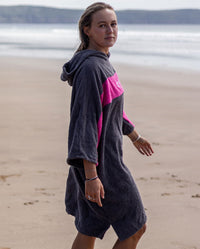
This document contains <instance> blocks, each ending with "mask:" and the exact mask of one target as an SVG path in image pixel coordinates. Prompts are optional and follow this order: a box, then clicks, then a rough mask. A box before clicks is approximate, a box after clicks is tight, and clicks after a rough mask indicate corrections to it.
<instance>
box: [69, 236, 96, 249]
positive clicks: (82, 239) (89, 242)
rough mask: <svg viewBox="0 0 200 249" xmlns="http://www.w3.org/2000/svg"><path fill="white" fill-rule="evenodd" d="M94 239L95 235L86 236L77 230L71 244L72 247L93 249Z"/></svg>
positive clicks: (74, 248)
mask: <svg viewBox="0 0 200 249" xmlns="http://www.w3.org/2000/svg"><path fill="white" fill-rule="evenodd" d="M95 239H96V238H95V237H91V236H87V235H84V234H82V233H79V232H78V234H77V236H76V238H75V240H74V243H73V245H72V249H94V244H95Z"/></svg>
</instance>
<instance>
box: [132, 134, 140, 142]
mask: <svg viewBox="0 0 200 249" xmlns="http://www.w3.org/2000/svg"><path fill="white" fill-rule="evenodd" d="M140 138H141V136H140V135H138V137H137V138H136V139H135V141H133V143H136V142H137V141H138V140H139V139H140Z"/></svg>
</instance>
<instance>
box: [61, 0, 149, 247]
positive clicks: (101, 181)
mask: <svg viewBox="0 0 200 249" xmlns="http://www.w3.org/2000/svg"><path fill="white" fill-rule="evenodd" d="M79 31H80V39H81V44H80V46H79V48H78V50H77V52H76V53H75V55H74V56H73V58H72V59H71V60H70V61H69V62H67V63H66V64H65V65H64V66H63V73H62V75H61V79H62V80H63V81H66V80H67V81H68V83H69V84H70V85H71V86H72V98H71V119H70V126H69V138H68V158H67V162H68V164H69V165H70V166H71V167H70V170H69V175H68V179H67V189H66V199H65V202H66V211H67V212H68V213H69V214H71V215H73V216H75V225H76V228H77V230H78V235H77V237H76V239H75V241H74V243H73V246H72V249H93V248H94V243H95V239H96V238H101V239H102V238H103V236H104V234H105V232H106V231H107V229H108V228H109V227H110V225H111V226H112V227H113V229H114V230H115V232H116V234H117V236H118V240H117V242H116V244H115V245H114V247H113V248H114V249H121V248H122V249H134V248H136V245H137V243H138V241H139V239H140V237H141V236H142V234H143V233H144V231H145V227H146V225H145V223H146V215H145V212H144V208H143V205H142V201H141V198H140V195H139V193H138V190H137V187H136V185H135V183H134V180H133V178H132V176H131V174H130V171H129V170H128V168H127V167H126V166H125V165H124V163H123V160H122V135H128V136H129V138H130V139H131V141H132V142H133V144H134V146H135V147H136V148H137V149H138V151H139V152H140V153H142V154H143V155H147V156H150V155H152V153H153V150H152V148H151V145H150V144H149V142H148V141H147V140H145V139H144V138H142V137H141V136H140V135H138V133H137V132H136V130H135V129H134V125H133V124H132V123H131V121H129V119H128V118H127V116H126V114H125V112H124V111H123V88H122V86H121V84H120V82H119V79H118V76H117V74H116V72H115V70H114V69H113V67H112V66H111V64H110V62H109V55H110V54H109V48H110V47H112V46H113V45H114V44H115V42H116V40H117V33H118V27H117V17H116V14H115V12H114V10H113V8H112V7H111V6H110V5H108V4H105V3H94V4H92V5H91V6H89V7H88V8H87V9H86V10H85V12H84V13H83V15H82V17H81V18H80V21H79Z"/></svg>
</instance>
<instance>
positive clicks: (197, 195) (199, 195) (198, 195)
mask: <svg viewBox="0 0 200 249" xmlns="http://www.w3.org/2000/svg"><path fill="white" fill-rule="evenodd" d="M192 198H200V194H196V195H192Z"/></svg>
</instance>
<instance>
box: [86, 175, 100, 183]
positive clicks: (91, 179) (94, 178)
mask: <svg viewBox="0 0 200 249" xmlns="http://www.w3.org/2000/svg"><path fill="white" fill-rule="evenodd" d="M97 178H98V176H95V177H93V178H90V179H87V178H86V180H85V181H86V182H90V181H93V180H96V179H97Z"/></svg>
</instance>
